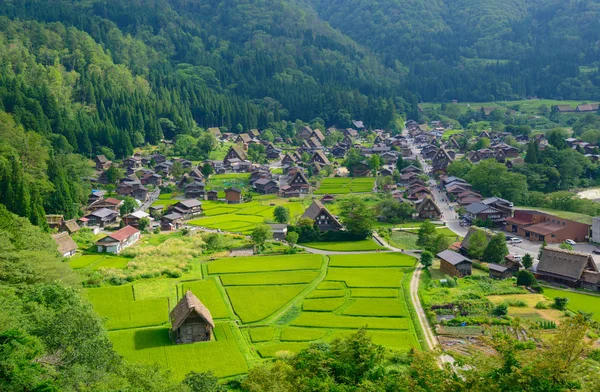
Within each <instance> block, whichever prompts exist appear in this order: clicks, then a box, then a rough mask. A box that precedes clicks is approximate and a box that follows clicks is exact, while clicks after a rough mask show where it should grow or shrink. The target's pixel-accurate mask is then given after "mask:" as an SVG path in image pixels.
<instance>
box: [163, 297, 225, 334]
mask: <svg viewBox="0 0 600 392" xmlns="http://www.w3.org/2000/svg"><path fill="white" fill-rule="evenodd" d="M194 312H195V313H197V314H198V315H199V316H200V317H202V318H203V319H204V321H206V322H207V323H208V324H210V326H211V327H213V328H214V327H215V323H214V322H213V319H212V315H211V314H210V311H209V310H208V308H207V307H206V306H204V304H203V303H202V302H200V300H199V299H198V298H197V297H196V296H195V295H194V294H192V292H191V291H187V292H186V293H185V295H184V296H183V297H182V298H181V300H180V301H179V302H178V303H177V305H175V307H174V308H173V310H171V313H169V318H170V319H171V326H172V328H173V329H177V328H179V327H180V326H181V324H182V323H183V322H184V321H185V320H186V319H187V318H188V316H190V314H192V313H194Z"/></svg>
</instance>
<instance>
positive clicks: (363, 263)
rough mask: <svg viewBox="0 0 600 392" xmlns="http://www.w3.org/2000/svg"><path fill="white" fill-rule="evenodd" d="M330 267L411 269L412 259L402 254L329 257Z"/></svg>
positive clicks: (413, 260) (413, 262)
mask: <svg viewBox="0 0 600 392" xmlns="http://www.w3.org/2000/svg"><path fill="white" fill-rule="evenodd" d="M329 260H330V261H329V266H330V267H412V266H414V265H415V261H416V259H415V258H414V257H411V256H408V255H405V254H402V253H391V252H389V253H375V254H364V255H361V254H355V255H331V256H329Z"/></svg>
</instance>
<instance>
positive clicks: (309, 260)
mask: <svg viewBox="0 0 600 392" xmlns="http://www.w3.org/2000/svg"><path fill="white" fill-rule="evenodd" d="M322 263H323V258H322V257H321V256H320V255H288V256H253V257H227V258H223V259H219V260H217V261H214V262H212V263H210V264H208V272H209V273H210V274H234V273H240V272H267V271H296V270H311V269H319V268H321V264H322Z"/></svg>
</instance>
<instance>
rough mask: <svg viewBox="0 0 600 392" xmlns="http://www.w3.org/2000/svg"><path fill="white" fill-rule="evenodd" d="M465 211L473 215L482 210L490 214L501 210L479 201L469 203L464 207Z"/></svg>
mask: <svg viewBox="0 0 600 392" xmlns="http://www.w3.org/2000/svg"><path fill="white" fill-rule="evenodd" d="M466 211H467V212H468V213H470V214H473V215H477V214H481V213H482V212H484V213H486V214H491V213H494V212H501V211H500V210H498V209H496V208H494V207H490V206H488V205H487V204H483V203H480V202H477V203H471V204H469V205H468V206H467V207H466Z"/></svg>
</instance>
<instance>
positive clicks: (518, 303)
mask: <svg viewBox="0 0 600 392" xmlns="http://www.w3.org/2000/svg"><path fill="white" fill-rule="evenodd" d="M503 303H505V304H506V305H507V306H514V307H516V308H526V307H527V304H526V303H525V302H524V301H521V300H518V299H509V300H506V301H504V302H503Z"/></svg>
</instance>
